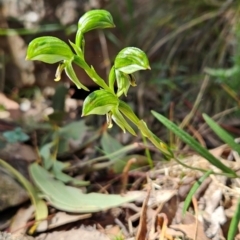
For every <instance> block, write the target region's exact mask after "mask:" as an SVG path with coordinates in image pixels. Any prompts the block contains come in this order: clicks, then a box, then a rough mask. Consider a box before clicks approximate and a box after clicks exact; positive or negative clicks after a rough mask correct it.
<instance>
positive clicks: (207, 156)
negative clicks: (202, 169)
mask: <svg viewBox="0 0 240 240" xmlns="http://www.w3.org/2000/svg"><path fill="white" fill-rule="evenodd" d="M152 114H153V115H154V117H156V118H157V119H158V120H159V121H160V122H161V123H162V124H163V125H165V126H166V127H167V128H168V129H169V130H171V131H173V132H174V134H176V135H177V136H178V137H179V138H180V139H181V140H182V141H183V142H185V143H186V144H188V145H189V146H190V147H191V148H193V149H194V150H195V151H196V152H197V153H199V154H200V155H201V156H202V157H204V158H205V159H206V160H208V161H209V162H210V163H211V164H212V165H214V166H215V167H217V168H219V169H220V170H222V171H223V173H225V174H228V176H229V177H236V176H237V174H236V173H235V172H234V171H233V170H232V169H231V168H229V167H227V166H226V165H224V164H223V163H222V162H220V161H219V160H218V159H217V158H216V157H214V156H213V155H212V154H211V153H210V152H209V151H208V150H207V149H206V148H204V147H202V146H201V145H200V144H199V143H198V142H197V141H196V140H195V139H194V138H193V137H191V136H190V135H189V134H188V133H186V132H185V131H184V130H182V129H181V128H179V127H178V126H177V125H175V124H174V123H172V122H171V121H170V120H168V119H167V118H165V117H164V116H162V115H161V114H159V113H157V112H155V111H152Z"/></svg>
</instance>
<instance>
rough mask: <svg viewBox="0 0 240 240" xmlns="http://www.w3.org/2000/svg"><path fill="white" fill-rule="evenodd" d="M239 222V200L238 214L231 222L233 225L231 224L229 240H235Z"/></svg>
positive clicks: (239, 201) (239, 202) (239, 205)
mask: <svg viewBox="0 0 240 240" xmlns="http://www.w3.org/2000/svg"><path fill="white" fill-rule="evenodd" d="M239 222H240V200H238V205H237V209H236V212H235V214H234V216H233V218H232V220H231V223H230V227H229V230H228V236H227V240H234V239H235V236H236V232H237V229H238V224H239Z"/></svg>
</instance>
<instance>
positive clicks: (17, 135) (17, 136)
mask: <svg viewBox="0 0 240 240" xmlns="http://www.w3.org/2000/svg"><path fill="white" fill-rule="evenodd" d="M3 137H4V138H5V139H6V140H7V142H9V143H16V142H25V141H27V140H29V136H28V135H27V134H26V133H24V132H23V130H22V128H20V127H17V128H15V129H14V130H12V131H5V132H4V133H3Z"/></svg>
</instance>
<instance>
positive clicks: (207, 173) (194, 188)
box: [183, 170, 213, 215]
mask: <svg viewBox="0 0 240 240" xmlns="http://www.w3.org/2000/svg"><path fill="white" fill-rule="evenodd" d="M212 173H213V171H212V170H209V171H207V172H206V173H205V174H204V175H203V176H202V177H201V178H200V179H198V180H197V181H196V182H195V183H194V185H193V186H192V188H191V190H190V192H189V193H188V195H187V197H186V199H185V201H184V205H183V215H185V214H186V211H187V209H188V207H189V205H190V203H191V201H192V197H193V195H194V194H195V193H196V191H197V190H198V188H199V187H200V186H201V184H202V183H203V181H204V180H205V179H206V178H208V177H209V176H210V175H211V174H212Z"/></svg>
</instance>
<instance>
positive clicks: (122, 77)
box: [109, 47, 150, 97]
mask: <svg viewBox="0 0 240 240" xmlns="http://www.w3.org/2000/svg"><path fill="white" fill-rule="evenodd" d="M146 69H150V66H149V61H148V58H147V56H146V54H145V53H144V52H143V51H142V50H141V49H139V48H135V47H127V48H124V49H123V50H121V51H120V52H119V53H118V55H117V57H116V58H115V61H114V66H113V67H112V69H111V71H110V73H109V86H110V87H111V89H114V83H115V80H116V81H117V86H118V91H117V96H118V97H120V96H121V95H122V94H124V95H125V96H127V92H128V90H129V87H130V86H137V84H136V79H135V78H134V76H133V73H134V72H136V71H139V70H146Z"/></svg>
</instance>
